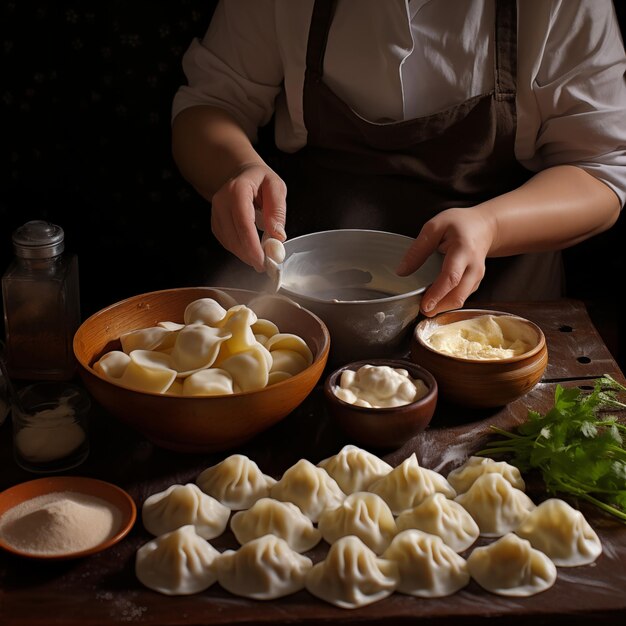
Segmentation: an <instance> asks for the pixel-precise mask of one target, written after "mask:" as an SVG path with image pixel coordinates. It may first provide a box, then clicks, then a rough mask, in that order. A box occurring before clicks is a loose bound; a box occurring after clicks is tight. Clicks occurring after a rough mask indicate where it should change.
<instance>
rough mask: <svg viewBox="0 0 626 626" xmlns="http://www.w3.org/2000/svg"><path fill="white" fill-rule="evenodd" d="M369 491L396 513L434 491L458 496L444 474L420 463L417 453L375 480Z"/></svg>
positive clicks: (415, 503) (449, 496) (420, 500)
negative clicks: (421, 465)
mask: <svg viewBox="0 0 626 626" xmlns="http://www.w3.org/2000/svg"><path fill="white" fill-rule="evenodd" d="M367 490H368V491H371V492H372V493H375V494H378V495H379V496H380V497H381V498H382V499H383V500H384V501H385V502H386V503H387V504H388V505H389V507H390V508H391V510H392V512H393V514H394V515H398V514H400V513H402V511H406V510H407V509H412V508H413V507H415V506H417V505H418V504H419V503H420V502H422V501H423V500H424V499H425V498H426V497H427V496H429V495H430V494H431V493H435V492H439V493H443V495H444V496H446V498H454V496H455V495H456V492H455V491H454V489H453V488H452V487H451V486H450V484H449V483H448V481H447V480H446V479H445V478H444V477H443V476H442V475H441V474H438V473H437V472H434V471H433V470H429V469H426V468H425V467H420V466H419V463H418V462H417V457H416V456H415V453H413V454H412V455H411V456H410V457H408V458H407V459H406V460H404V461H403V462H402V463H401V464H400V465H398V467H396V468H394V469H393V470H391V472H389V473H388V474H387V475H386V476H383V477H382V478H379V479H378V480H377V481H375V482H374V483H372V484H371V485H370V486H369V487H368V489H367Z"/></svg>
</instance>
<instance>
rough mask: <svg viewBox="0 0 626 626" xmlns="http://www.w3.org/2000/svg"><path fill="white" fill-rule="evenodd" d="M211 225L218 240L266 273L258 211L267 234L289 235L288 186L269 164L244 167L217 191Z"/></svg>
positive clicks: (280, 236)
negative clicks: (256, 216)
mask: <svg viewBox="0 0 626 626" xmlns="http://www.w3.org/2000/svg"><path fill="white" fill-rule="evenodd" d="M211 202H212V211H211V228H212V230H213V233H214V235H215V236H216V237H217V239H218V241H219V242H220V243H221V244H222V245H223V246H224V247H225V248H226V249H227V250H229V251H230V252H232V253H233V254H234V255H235V256H237V257H239V258H240V259H241V260H242V261H243V262H244V263H247V264H248V265H251V266H252V267H254V269H255V270H256V271H257V272H263V271H264V267H263V260H264V254H263V249H262V247H261V241H260V239H259V235H258V232H257V224H256V222H255V214H257V215H259V216H261V217H262V222H263V223H262V224H258V227H259V228H261V229H263V230H265V235H264V236H266V237H274V238H275V239H279V240H280V241H284V240H285V239H286V238H287V235H286V234H285V219H286V215H287V209H286V204H287V188H286V186H285V183H284V182H283V180H282V179H281V178H280V177H279V176H278V175H277V174H276V172H274V171H273V170H272V169H271V168H270V167H268V166H267V165H265V164H261V163H259V164H257V163H254V164H251V165H245V166H243V167H242V168H241V169H240V170H239V171H238V172H237V173H236V174H235V176H233V177H232V178H231V179H230V180H228V181H227V182H226V183H224V185H222V187H221V188H220V189H219V190H218V191H217V192H216V193H215V194H214V196H213V198H212V200H211Z"/></svg>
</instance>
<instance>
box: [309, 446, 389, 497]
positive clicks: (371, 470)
mask: <svg viewBox="0 0 626 626" xmlns="http://www.w3.org/2000/svg"><path fill="white" fill-rule="evenodd" d="M317 465H318V467H321V468H323V469H325V470H326V471H327V472H328V473H329V474H330V475H331V476H332V477H333V478H334V479H335V480H336V481H337V484H338V485H339V486H340V487H341V490H342V491H343V492H344V493H354V492H356V491H365V490H367V488H368V487H369V486H370V485H371V484H372V483H373V482H374V481H375V480H378V479H379V478H382V477H383V476H386V475H387V474H389V472H390V471H391V470H392V469H393V468H392V467H391V465H389V463H385V461H383V460H382V459H379V458H378V457H377V456H376V455H375V454H372V453H371V452H368V451H367V450H362V449H361V448H358V447H357V446H354V445H351V444H348V445H346V446H344V447H343V448H342V449H341V450H340V451H339V452H338V453H337V454H335V455H334V456H331V457H328V458H327V459H324V460H323V461H320V462H319V463H318V464H317Z"/></svg>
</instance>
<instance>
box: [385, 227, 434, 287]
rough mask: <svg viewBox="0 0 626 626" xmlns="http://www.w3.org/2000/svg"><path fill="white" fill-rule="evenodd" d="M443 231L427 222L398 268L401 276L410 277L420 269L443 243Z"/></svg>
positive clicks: (397, 270)
mask: <svg viewBox="0 0 626 626" xmlns="http://www.w3.org/2000/svg"><path fill="white" fill-rule="evenodd" d="M442 236H443V231H442V230H441V229H439V228H437V226H436V225H434V224H432V223H430V222H427V223H426V224H424V227H423V228H422V230H421V231H420V234H419V235H418V236H417V238H416V239H415V241H414V242H413V243H412V244H411V247H410V248H409V249H408V251H407V253H406V254H405V255H404V257H403V258H402V260H401V261H400V263H399V265H398V267H397V268H396V274H398V275H399V276H408V275H409V274H411V273H412V272H414V271H415V270H417V269H419V268H420V267H421V266H422V265H423V264H424V262H425V261H426V259H427V258H428V257H429V256H430V255H431V254H433V252H435V251H436V250H437V248H438V247H439V244H440V243H441V238H442Z"/></svg>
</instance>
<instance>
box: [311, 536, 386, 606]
mask: <svg viewBox="0 0 626 626" xmlns="http://www.w3.org/2000/svg"><path fill="white" fill-rule="evenodd" d="M397 581H398V567H397V565H396V564H395V563H393V562H392V561H389V560H387V559H381V558H378V557H377V556H376V555H375V554H374V552H372V551H371V550H370V549H369V548H368V547H367V546H366V545H365V544H364V543H363V542H362V541H361V540H360V539H359V538H358V537H354V536H351V535H350V536H348V537H342V538H341V539H339V540H338V541H336V542H335V543H333V544H332V546H331V547H330V550H329V551H328V554H327V555H326V559H325V560H323V561H321V562H320V563H317V564H315V565H314V566H313V567H312V568H311V570H310V571H309V573H308V574H307V577H306V588H307V590H308V591H309V592H310V593H312V594H313V595H314V596H316V597H317V598H321V599H322V600H326V602H330V603H331V604H334V605H335V606H338V607H340V608H342V609H355V608H357V607H360V606H365V605H367V604H372V602H377V601H378V600H382V599H384V598H386V597H388V596H390V595H391V594H392V593H393V592H394V590H395V588H396V585H397Z"/></svg>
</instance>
